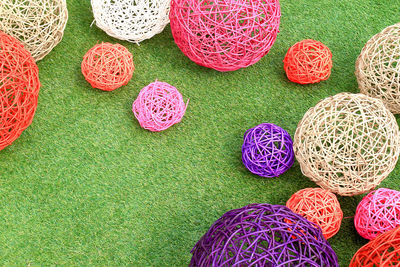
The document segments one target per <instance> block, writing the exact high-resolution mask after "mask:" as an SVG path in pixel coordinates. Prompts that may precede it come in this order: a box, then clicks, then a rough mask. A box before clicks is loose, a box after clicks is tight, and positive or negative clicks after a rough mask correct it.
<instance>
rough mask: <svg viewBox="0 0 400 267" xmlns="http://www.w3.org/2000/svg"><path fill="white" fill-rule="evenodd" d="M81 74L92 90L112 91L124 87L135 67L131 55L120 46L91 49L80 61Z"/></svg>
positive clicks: (106, 45)
mask: <svg viewBox="0 0 400 267" xmlns="http://www.w3.org/2000/svg"><path fill="white" fill-rule="evenodd" d="M81 67H82V74H83V76H85V79H86V81H88V82H89V83H90V85H91V86H92V87H93V88H98V89H101V90H104V91H112V90H115V89H117V88H119V87H121V86H123V85H126V84H127V83H128V82H129V80H130V79H131V78H132V74H133V71H134V70H135V67H134V65H133V57H132V54H131V53H130V52H129V51H128V49H126V48H125V47H123V46H122V45H120V44H110V43H101V44H97V45H95V46H94V47H92V48H91V49H90V50H89V51H88V52H87V53H86V55H85V56H84V57H83V61H82V65H81Z"/></svg>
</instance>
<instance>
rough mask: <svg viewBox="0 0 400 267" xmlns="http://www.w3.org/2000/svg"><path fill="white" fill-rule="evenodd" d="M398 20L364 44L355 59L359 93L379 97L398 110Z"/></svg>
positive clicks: (399, 94)
mask: <svg viewBox="0 0 400 267" xmlns="http://www.w3.org/2000/svg"><path fill="white" fill-rule="evenodd" d="M399 46H400V23H397V24H395V25H392V26H389V27H387V28H385V29H384V30H383V31H382V32H380V33H378V34H377V35H375V36H373V37H372V38H371V39H370V40H369V41H368V42H367V43H366V45H365V46H364V48H363V49H362V51H361V53H360V55H359V56H358V59H357V61H356V72H355V74H356V77H357V81H358V87H359V88H360V91H361V93H363V94H366V95H369V96H372V97H376V98H379V99H381V100H382V101H383V102H384V103H385V105H386V106H387V107H388V108H389V109H390V111H392V112H393V113H395V114H399V113H400V83H399V79H398V77H399V76H400V51H399V50H398V47H399Z"/></svg>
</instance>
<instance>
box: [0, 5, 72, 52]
mask: <svg viewBox="0 0 400 267" xmlns="http://www.w3.org/2000/svg"><path fill="white" fill-rule="evenodd" d="M0 18H1V19H0V30H2V31H4V32H5V33H7V34H9V35H11V36H14V37H15V38H17V39H18V40H20V41H21V42H22V43H23V44H24V46H25V48H26V49H27V50H28V51H29V52H30V53H31V55H32V57H33V58H34V59H35V60H41V59H43V58H44V57H45V56H46V55H47V54H48V53H50V51H51V50H53V48H54V47H55V46H56V45H57V44H58V43H59V42H60V41H61V39H62V37H63V35H64V29H65V26H66V24H67V20H68V10H67V4H66V1H65V0H29V1H26V0H1V1H0Z"/></svg>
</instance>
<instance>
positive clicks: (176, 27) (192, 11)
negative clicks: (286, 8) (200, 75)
mask: <svg viewBox="0 0 400 267" xmlns="http://www.w3.org/2000/svg"><path fill="white" fill-rule="evenodd" d="M280 16H281V11H280V5H279V1H278V0H252V1H248V0H206V1H200V2H199V1H198V0H172V1H171V12H170V20H171V31H172V35H173V37H174V39H175V43H176V44H177V45H178V47H179V48H180V49H181V50H182V52H183V53H184V54H185V55H186V56H187V57H189V58H190V59H191V60H192V61H194V62H195V63H196V64H199V65H201V66H205V67H208V68H213V69H216V70H218V71H233V70H237V69H240V68H245V67H248V66H250V65H252V64H254V63H256V62H258V61H259V60H260V59H261V58H262V57H263V56H265V55H266V54H267V53H268V52H269V50H270V49H271V47H272V45H273V44H274V42H275V39H276V36H277V33H278V31H279V23H280Z"/></svg>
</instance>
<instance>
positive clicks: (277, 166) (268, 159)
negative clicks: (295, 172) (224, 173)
mask: <svg viewBox="0 0 400 267" xmlns="http://www.w3.org/2000/svg"><path fill="white" fill-rule="evenodd" d="M242 161H243V164H244V165H245V166H246V168H247V169H249V171H251V172H252V173H254V174H257V175H259V176H262V177H269V178H271V177H278V176H279V175H281V174H282V173H284V172H285V171H287V170H288V169H289V168H290V167H292V165H293V163H294V153H293V141H292V138H291V137H290V135H289V133H288V132H286V131H285V130H284V129H282V128H281V127H279V126H276V125H275V124H272V123H262V124H260V125H257V126H256V127H254V128H251V129H248V130H247V131H246V133H245V134H244V141H243V146H242Z"/></svg>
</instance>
